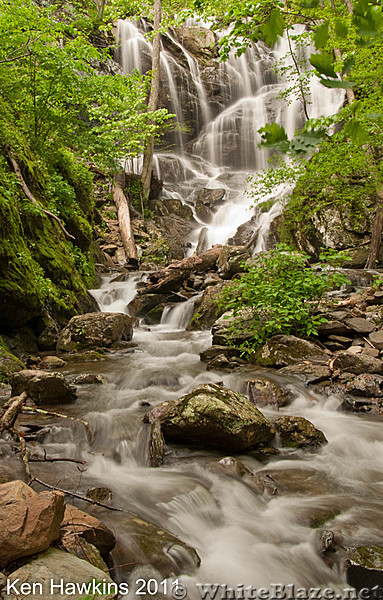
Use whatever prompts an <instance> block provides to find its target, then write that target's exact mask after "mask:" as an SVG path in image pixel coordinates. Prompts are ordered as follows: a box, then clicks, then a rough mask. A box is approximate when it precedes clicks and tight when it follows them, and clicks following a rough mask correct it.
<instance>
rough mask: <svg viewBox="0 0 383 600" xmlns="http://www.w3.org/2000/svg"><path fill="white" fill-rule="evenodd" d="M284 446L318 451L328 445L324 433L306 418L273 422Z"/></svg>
mask: <svg viewBox="0 0 383 600" xmlns="http://www.w3.org/2000/svg"><path fill="white" fill-rule="evenodd" d="M273 427H274V428H275V430H276V431H277V433H278V435H279V437H280V440H281V443H282V446H285V447H286V448H311V449H316V448H319V447H320V446H322V445H323V444H327V439H326V437H325V435H324V433H323V432H322V431H320V430H319V429H316V428H315V427H314V425H313V424H312V423H311V422H310V421H308V420H307V419H305V418H304V417H290V416H284V417H279V419H276V420H275V421H273Z"/></svg>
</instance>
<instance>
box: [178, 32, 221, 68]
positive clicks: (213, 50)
mask: <svg viewBox="0 0 383 600" xmlns="http://www.w3.org/2000/svg"><path fill="white" fill-rule="evenodd" d="M176 33H177V36H178V38H179V40H180V41H181V43H182V45H183V46H184V47H185V48H186V50H188V51H189V52H191V54H193V55H194V56H196V57H197V58H198V59H200V60H203V59H205V60H210V59H212V58H216V57H217V53H218V50H217V45H216V37H215V34H214V32H213V31H211V29H206V28H205V27H201V26H199V25H194V26H193V27H187V26H186V25H181V26H180V27H176Z"/></svg>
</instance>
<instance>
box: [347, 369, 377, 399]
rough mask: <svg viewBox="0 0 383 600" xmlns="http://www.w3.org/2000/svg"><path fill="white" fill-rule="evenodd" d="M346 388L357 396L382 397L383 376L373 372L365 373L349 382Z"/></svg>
mask: <svg viewBox="0 0 383 600" xmlns="http://www.w3.org/2000/svg"><path fill="white" fill-rule="evenodd" d="M346 390H347V392H349V393H350V394H354V395H357V396H367V397H370V398H381V397H382V396H383V377H382V376H381V375H374V374H372V373H363V374H362V375H358V376H357V377H355V378H353V379H352V380H351V381H349V382H347V383H346Z"/></svg>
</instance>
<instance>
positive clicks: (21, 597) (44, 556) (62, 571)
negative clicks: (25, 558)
mask: <svg viewBox="0 0 383 600" xmlns="http://www.w3.org/2000/svg"><path fill="white" fill-rule="evenodd" d="M9 580H10V582H14V583H15V586H16V589H17V590H18V591H20V587H21V585H22V584H23V583H29V584H30V586H31V588H30V589H32V585H33V584H38V583H40V584H41V586H42V591H43V593H42V594H40V593H39V592H38V593H35V594H33V596H32V595H31V594H30V593H28V594H17V595H15V594H13V593H10V594H4V600H27V598H31V597H33V600H51V599H52V597H53V594H52V593H51V581H53V582H54V583H55V584H58V583H60V582H61V580H62V581H63V583H64V590H63V591H64V593H63V594H61V593H58V590H57V588H56V589H55V590H54V598H55V600H72V599H73V598H76V600H77V599H79V598H83V599H84V600H86V598H90V597H91V598H94V597H96V596H97V598H104V599H105V600H112V598H115V597H116V593H115V592H116V587H115V585H116V584H114V583H113V581H112V579H111V578H110V576H109V575H107V574H106V573H105V572H104V571H101V570H100V569H97V568H96V567H94V566H93V565H90V564H89V563H88V562H87V561H85V560H82V559H81V558H78V557H77V556H73V554H70V553H69V552H63V551H62V550H57V549H56V548H48V550H46V551H45V552H42V553H41V554H38V555H37V556H36V557H34V558H33V560H31V561H30V562H28V563H27V564H26V565H24V566H23V567H20V568H19V569H17V571H14V572H13V573H11V574H10V575H9ZM93 581H94V582H103V583H105V584H106V586H108V584H110V585H111V586H112V587H111V588H110V591H111V592H112V593H110V594H109V593H107V594H103V593H102V588H101V593H100V594H99V593H97V589H96V590H95V592H94V593H93V592H92V582H93ZM76 584H78V585H79V586H81V585H84V584H85V585H89V586H90V587H89V589H88V591H87V593H83V594H82V593H80V592H78V588H77V587H76ZM66 585H69V586H70V587H68V588H66V587H65V586H66ZM73 586H75V587H73ZM24 589H25V588H24ZM65 590H67V591H68V593H65ZM106 591H108V590H107V589H106Z"/></svg>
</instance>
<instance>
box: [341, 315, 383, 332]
mask: <svg viewBox="0 0 383 600" xmlns="http://www.w3.org/2000/svg"><path fill="white" fill-rule="evenodd" d="M346 324H347V325H348V326H349V327H350V329H352V330H353V331H355V332H356V333H371V332H372V331H375V329H376V326H375V325H374V323H371V321H368V320H367V319H363V318H362V317H352V318H351V319H347V321H346Z"/></svg>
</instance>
